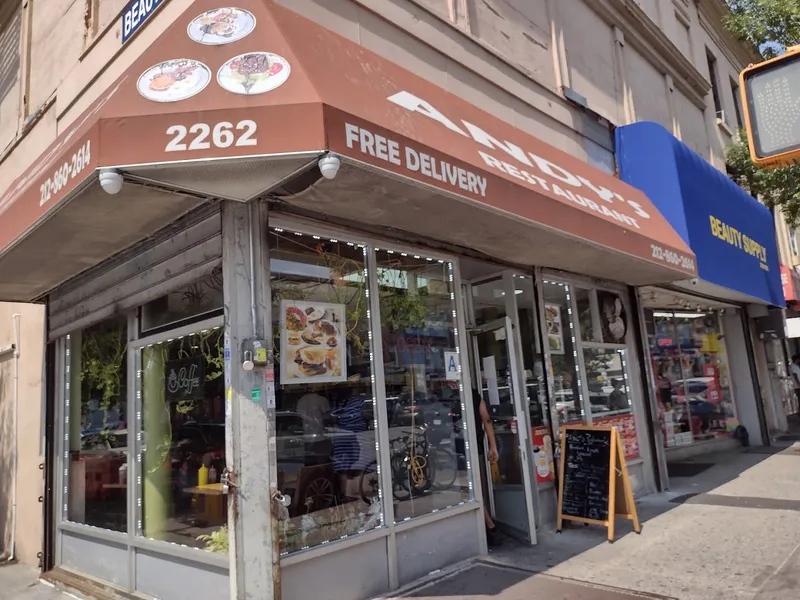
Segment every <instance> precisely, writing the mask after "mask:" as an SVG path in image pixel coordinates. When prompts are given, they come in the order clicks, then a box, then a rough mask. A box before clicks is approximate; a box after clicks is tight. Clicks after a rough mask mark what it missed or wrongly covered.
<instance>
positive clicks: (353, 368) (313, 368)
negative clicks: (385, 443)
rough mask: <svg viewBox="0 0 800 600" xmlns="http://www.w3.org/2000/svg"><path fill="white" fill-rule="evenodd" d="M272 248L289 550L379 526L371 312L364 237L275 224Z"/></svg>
mask: <svg viewBox="0 0 800 600" xmlns="http://www.w3.org/2000/svg"><path fill="white" fill-rule="evenodd" d="M269 252H270V275H271V289H272V315H273V324H272V326H273V334H274V341H273V352H274V355H275V359H276V361H277V363H278V365H279V367H280V368H279V369H276V414H275V420H276V429H277V463H278V486H279V488H280V490H281V491H282V492H283V493H284V494H286V495H288V496H290V497H291V504H290V505H289V506H288V507H287V508H286V510H285V511H284V513H283V514H282V515H281V521H280V536H281V551H282V552H284V553H287V552H294V551H296V550H300V549H302V548H307V547H311V546H317V545H319V544H323V543H326V542H330V541H332V540H337V539H340V538H342V537H345V536H349V535H355V534H357V533H360V532H363V531H366V530H369V529H373V528H375V527H378V526H380V525H382V522H383V510H382V498H381V494H380V486H378V485H377V482H378V481H379V478H378V475H377V473H378V471H377V460H378V456H377V435H376V431H375V408H374V394H373V379H374V373H373V368H372V361H371V354H372V352H373V349H372V346H371V335H370V331H371V329H370V327H371V319H372V315H371V311H370V309H369V294H368V290H367V286H368V284H367V280H368V278H367V274H366V261H365V256H366V249H365V248H363V247H362V246H358V245H355V244H353V243H348V242H343V241H338V240H335V239H329V238H321V237H320V236H316V235H308V234H301V233H299V232H298V233H295V232H293V231H285V230H283V229H281V228H273V229H272V231H270V233H269ZM398 315H402V312H400V311H398ZM390 318H391V317H390ZM396 318H400V316H398V317H396ZM373 483H375V484H376V485H375V486H374V487H373V485H372V484H373Z"/></svg>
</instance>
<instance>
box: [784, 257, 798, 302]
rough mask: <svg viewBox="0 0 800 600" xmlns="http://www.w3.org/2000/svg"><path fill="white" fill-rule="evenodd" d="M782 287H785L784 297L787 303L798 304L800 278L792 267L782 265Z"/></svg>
mask: <svg viewBox="0 0 800 600" xmlns="http://www.w3.org/2000/svg"><path fill="white" fill-rule="evenodd" d="M781 285H782V286H783V297H784V299H785V300H786V301H787V302H797V298H798V296H800V294H798V289H800V277H798V275H797V273H796V272H795V270H794V269H792V268H791V267H788V266H787V265H783V264H782V265H781Z"/></svg>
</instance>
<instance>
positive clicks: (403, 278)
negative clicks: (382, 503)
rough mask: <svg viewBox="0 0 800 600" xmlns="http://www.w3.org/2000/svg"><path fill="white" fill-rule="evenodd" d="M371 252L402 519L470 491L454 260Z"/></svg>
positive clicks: (452, 502) (454, 502)
mask: <svg viewBox="0 0 800 600" xmlns="http://www.w3.org/2000/svg"><path fill="white" fill-rule="evenodd" d="M376 257H377V259H376V264H377V280H378V288H379V297H380V303H379V304H380V323H381V333H382V339H383V362H384V381H385V385H386V406H387V414H388V415H389V441H390V443H391V458H390V464H391V469H392V491H391V492H392V496H393V501H394V505H395V519H396V520H397V521H403V520H405V519H410V518H413V517H417V516H420V515H423V514H427V513H430V512H433V511H436V510H441V509H443V508H447V507H449V506H454V505H457V504H460V503H462V502H465V501H467V500H470V499H471V497H472V496H471V489H470V485H469V473H468V470H467V445H466V444H465V441H464V432H465V424H464V418H463V411H462V394H461V373H460V369H458V368H457V367H458V365H460V353H459V349H458V337H457V335H456V331H457V325H456V301H455V286H454V283H453V266H452V264H450V263H448V262H446V261H442V260H433V259H430V258H425V257H421V256H418V255H409V254H407V253H401V252H394V251H391V250H389V251H387V250H383V249H381V250H377V249H376ZM453 367H456V368H453Z"/></svg>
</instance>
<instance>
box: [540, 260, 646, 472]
mask: <svg viewBox="0 0 800 600" xmlns="http://www.w3.org/2000/svg"><path fill="white" fill-rule="evenodd" d="M537 276H538V277H539V280H540V281H541V285H542V286H544V285H546V284H548V283H551V284H556V285H566V286H567V293H568V294H569V297H570V309H571V310H572V319H571V322H570V329H571V331H572V333H573V334H574V338H575V342H574V344H575V351H576V352H577V357H576V370H577V373H576V376H577V377H578V393H579V396H580V401H581V408H582V409H583V413H584V418H583V421H585V424H586V425H592V423H593V422H594V420H595V417H594V415H593V414H592V411H591V406H590V405H591V401H590V395H589V381H588V379H587V373H586V364H585V360H584V350H586V349H596V350H607V351H609V352H611V353H613V352H617V351H618V350H624V351H625V352H626V353H627V356H626V358H625V365H624V367H623V368H624V372H625V378H626V382H625V387H626V391H627V395H628V403H629V405H630V414H631V415H632V417H633V419H634V422H635V424H636V438H637V442H638V444H639V456H637V457H636V458H633V459H630V461H628V462H629V464H631V463H638V462H644V461H646V460H647V457H648V456H649V454H648V450H647V444H646V442H647V439H648V435H649V433H647V418H646V414H645V408H644V404H643V402H644V397H645V395H644V391H643V389H642V387H641V385H640V382H639V381H638V377H637V373H639V372H640V371H639V370H640V369H641V366H640V364H639V361H638V360H637V356H636V352H637V340H636V336H637V335H638V332H637V331H634V330H635V325H634V323H635V319H634V313H633V312H632V308H631V301H630V297H629V294H628V293H627V287H626V286H617V285H614V284H613V283H611V282H606V281H603V282H597V281H595V280H591V279H589V278H585V277H581V276H572V275H570V274H565V273H562V272H556V271H552V270H547V269H542V270H541V272H540V273H537ZM576 288H581V289H588V290H591V296H590V298H591V302H592V319H593V320H592V331H593V333H594V335H595V336H597V337H596V339H597V340H599V339H600V337H599V336H601V335H602V334H601V328H600V320H599V319H600V313H599V305H598V304H597V292H598V291H605V292H610V293H613V294H616V295H617V296H619V298H620V300H621V301H622V306H623V308H624V310H625V313H626V315H627V328H626V331H625V343H624V344H611V343H607V342H602V341H594V340H589V341H584V340H582V339H581V331H580V322H579V315H578V303H577V296H576V294H575V293H574V289H576ZM540 318H542V319H544V315H543V313H542V316H541V317H540ZM595 318H597V321H595V320H594V319H595ZM540 327H542V328H544V329H543V331H544V330H546V323H545V322H544V321H542V322H541V323H540ZM545 353H546V365H547V369H548V371H550V369H551V368H552V364H553V363H552V356H551V352H550V347H549V345H547V344H545ZM548 379H552V375H550V376H549V377H548ZM548 387H549V390H550V392H549V393H552V390H553V386H552V381H549V382H548ZM549 401H550V402H553V400H552V397H549ZM551 412H552V410H551ZM597 418H602V417H599V416H598V417H597ZM553 423H554V427H553V432H554V434H556V435H559V433H558V432H559V431H560V423H559V427H556V426H555V424H556V423H557V421H554V422H553Z"/></svg>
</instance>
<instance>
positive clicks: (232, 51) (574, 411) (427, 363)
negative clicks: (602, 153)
mask: <svg viewBox="0 0 800 600" xmlns="http://www.w3.org/2000/svg"><path fill="white" fill-rule="evenodd" d="M215 23H216V24H221V25H220V26H219V27H216V26H215V27H208V25H209V24H215ZM4 201H5V205H4V210H5V212H4V215H3V219H2V221H0V243H2V245H3V248H4V251H3V254H2V256H0V272H3V273H7V274H8V276H7V277H6V276H4V277H3V278H2V283H0V292H1V293H2V294H3V295H4V296H6V297H8V298H9V299H11V298H15V299H23V300H31V299H34V298H43V299H45V300H46V302H47V305H48V332H47V333H48V340H49V343H50V348H51V352H49V353H48V356H51V357H52V358H53V361H52V365H51V367H52V373H53V375H52V377H53V378H54V383H55V385H54V392H53V393H54V405H55V407H56V410H55V413H54V414H53V415H50V416H49V418H52V419H54V421H55V434H54V435H53V436H52V438H51V439H50V440H49V442H48V443H49V446H48V447H49V448H50V452H51V460H50V461H49V463H48V470H50V472H51V473H52V474H53V475H52V476H53V477H54V485H53V490H54V491H53V494H52V497H51V498H48V503H49V506H50V511H51V519H52V527H53V531H54V533H55V535H54V538H53V539H54V545H53V548H52V556H49V557H48V559H47V560H46V562H49V564H51V565H52V566H54V567H55V568H56V569H57V570H61V571H65V572H70V573H77V574H80V575H82V576H88V577H91V578H94V579H97V580H100V581H103V582H106V583H107V584H110V585H112V586H114V587H116V588H119V589H122V590H126V591H128V592H138V593H140V594H143V595H145V596H147V597H154V598H161V599H163V600H177V599H183V598H192V597H202V598H208V599H215V598H220V599H221V598H228V597H230V594H231V593H232V592H231V590H232V589H236V588H237V586H242V585H245V584H247V582H252V581H254V580H257V577H253V576H252V575H250V574H251V573H253V572H257V571H258V569H259V566H258V565H259V564H263V561H270V560H274V564H275V566H276V567H278V566H279V567H280V578H279V579H277V581H280V584H281V586H282V589H283V597H284V598H318V597H326V598H331V599H332V600H338V599H342V600H356V599H360V598H366V597H370V596H371V595H374V594H377V593H381V592H385V591H388V590H390V589H394V588H397V587H398V586H400V585H403V584H405V583H408V582H410V581H412V580H414V579H416V578H418V577H420V576H422V575H424V574H426V573H429V572H431V571H432V570H435V569H438V568H441V567H444V566H446V565H448V564H451V563H453V562H456V561H458V560H461V559H464V558H468V557H471V556H476V555H478V554H481V553H482V552H485V549H486V540H485V536H484V534H483V531H484V517H483V514H482V510H483V508H484V506H486V508H487V509H489V511H490V512H491V513H492V515H493V517H494V518H495V520H496V521H497V522H498V524H500V526H501V527H502V528H503V529H504V530H506V531H507V532H508V533H510V534H511V535H514V536H516V537H518V538H520V539H523V540H525V541H526V542H528V543H536V530H537V527H539V526H541V525H542V524H543V523H546V522H548V521H551V520H552V519H553V518H554V516H555V508H554V507H555V487H556V486H555V476H556V472H555V464H556V461H555V460H554V454H555V448H556V447H557V443H558V425H560V424H565V423H577V422H581V423H589V424H613V425H616V426H618V427H619V428H620V430H621V432H622V434H623V440H624V443H625V452H626V456H627V457H628V459H629V461H630V464H631V472H632V476H633V479H634V482H635V487H636V489H637V491H638V493H646V492H649V491H654V490H655V489H656V484H655V477H656V475H655V471H654V469H653V468H652V464H653V460H652V458H653V457H652V456H651V455H650V448H651V446H652V444H651V443H650V435H651V434H650V432H649V431H648V427H647V422H648V418H647V404H646V402H647V392H646V390H645V389H643V385H642V381H643V378H642V368H643V366H642V365H641V364H639V363H640V361H639V348H638V344H639V340H638V335H639V333H638V326H637V325H636V323H637V322H638V321H637V318H636V316H637V313H636V311H637V305H636V299H635V296H634V294H633V291H632V290H633V288H634V287H637V286H638V287H641V286H648V285H657V284H664V283H667V282H673V281H676V280H681V279H687V278H691V277H694V276H695V275H696V274H697V271H696V268H695V258H694V254H693V253H692V252H691V251H690V250H689V248H688V246H687V244H686V243H685V242H684V241H683V240H682V239H681V238H680V236H679V235H678V234H677V233H676V232H675V231H674V229H673V228H672V226H670V225H669V223H668V222H667V220H666V219H665V218H664V217H663V216H662V215H661V213H660V212H659V211H658V210H657V208H656V207H655V206H654V205H653V204H652V203H651V202H650V200H649V199H648V198H647V196H645V194H643V193H642V192H641V191H639V190H637V189H635V188H633V187H631V186H629V185H626V184H624V183H622V182H621V181H619V180H617V179H615V178H614V177H612V176H610V175H607V174H605V173H602V172H600V171H597V170H595V169H593V168H592V167H590V166H588V165H587V164H585V163H583V162H581V161H579V160H577V159H575V158H574V157H571V156H569V155H567V154H565V153H564V152H562V151H560V150H557V149H556V148H553V147H551V146H548V145H547V144H545V143H543V142H542V141H540V140H538V139H536V138H534V137H532V136H530V135H528V134H526V133H524V132H522V131H520V130H519V129H516V128H514V127H513V126H511V125H510V124H508V123H506V122H504V121H502V120H500V119H498V118H497V117H495V116H492V115H489V114H487V113H485V112H483V111H481V110H479V109H478V108H476V107H475V106H473V105H471V104H468V103H467V102H465V101H464V100H462V99H460V98H457V97H456V96H454V95H452V94H450V93H448V92H446V91H445V90H443V89H441V88H439V87H437V86H436V85H434V84H432V83H430V82H428V81H425V80H423V79H421V78H420V77H418V76H416V75H414V74H412V73H410V72H408V71H405V70H403V69H401V68H400V67H398V66H397V65H395V64H393V63H391V62H389V61H388V60H386V59H384V58H381V57H380V56H378V55H375V54H373V53H371V52H369V51H367V50H365V49H364V48H362V47H360V46H358V45H357V44H355V43H354V42H351V41H348V40H346V39H344V38H341V37H339V36H337V35H335V34H333V33H331V32H330V31H328V30H326V29H324V28H322V27H320V26H319V25H316V24H313V23H311V22H309V21H307V20H305V19H302V18H301V17H299V16H297V15H296V14H294V13H292V12H291V11H289V10H287V9H285V8H281V7H279V6H276V5H274V4H273V3H271V2H265V1H262V0H241V1H240V2H238V6H237V8H229V7H228V8H219V7H218V6H217V4H216V3H215V2H210V1H207V0H203V1H199V2H196V3H194V4H193V5H192V7H191V8H190V9H189V11H187V12H186V13H185V14H184V15H183V16H182V17H181V18H180V19H178V20H177V21H176V22H175V23H174V24H173V25H172V26H171V27H170V28H169V29H168V30H167V31H166V32H165V33H164V34H163V35H162V36H161V37H160V38H159V40H157V41H156V42H155V43H154V44H153V45H152V47H150V48H149V49H148V50H147V51H146V52H145V53H144V54H143V55H142V57H141V58H140V59H137V61H136V62H134V64H133V65H132V66H131V67H130V68H129V69H128V70H126V71H125V72H124V73H122V74H121V76H120V78H119V80H118V81H117V82H116V83H114V84H113V85H112V86H111V87H110V88H109V89H108V91H107V93H106V94H104V95H103V96H102V97H101V99H99V100H98V101H97V102H96V103H95V104H93V105H92V106H90V107H89V108H88V109H87V111H86V113H84V115H83V116H82V117H80V118H79V119H78V120H77V121H76V122H75V123H74V124H73V125H72V126H71V127H70V128H68V129H67V130H66V131H64V132H63V133H62V134H61V136H59V138H58V139H57V141H56V142H55V143H54V144H53V146H51V148H50V149H48V151H47V152H46V153H45V154H44V156H43V157H42V159H41V160H40V161H38V162H37V165H36V167H35V168H33V169H31V171H30V172H28V173H26V175H25V176H23V177H22V178H20V180H18V181H17V182H15V184H14V185H12V189H11V190H10V191H9V193H8V194H7V195H6V197H5V199H4ZM109 232H113V235H109ZM52 239H64V240H67V241H66V242H64V245H63V248H62V249H60V251H59V253H58V255H55V256H54V255H53V253H52V250H51V248H49V247H48V244H47V240H52ZM654 248H655V249H657V250H658V252H656V251H655V250H654ZM31 273H36V275H37V276H36V277H35V278H34V277H31V276H30V275H31ZM473 387H474V388H475V389H477V390H479V392H480V394H481V395H482V397H483V398H484V400H485V401H486V404H487V407H488V408H489V410H490V414H491V417H492V420H493V422H494V424H495V428H496V431H497V439H498V448H497V450H498V454H499V459H498V461H497V463H496V464H493V465H489V464H486V462H485V461H486V459H485V458H484V457H485V456H487V455H488V453H486V452H481V451H480V449H479V448H478V447H477V444H476V443H474V440H476V439H477V437H476V430H475V427H476V423H475V419H474V413H473V405H472V393H471V391H470V390H471V388H473ZM253 448H257V449H259V450H258V451H256V452H254V451H253ZM480 467H484V468H485V470H486V472H487V477H486V482H485V484H484V483H482V481H481V477H480V475H479V473H480V471H481V468H480ZM484 485H485V486H486V487H487V488H488V489H487V491H488V493H487V495H486V497H487V501H486V502H484V499H483V495H482V493H481V492H482V490H483V488H484ZM270 515H272V518H270ZM271 531H274V536H275V539H276V540H278V543H277V545H276V546H273V545H272V539H271V538H270V532H271ZM273 548H274V549H275V550H276V552H275V554H274V558H273ZM278 550H279V552H278ZM260 561H261V562H260ZM233 570H236V572H237V577H236V578H234V577H232V576H231V577H229V573H233ZM254 570H255V571H254ZM243 572H244V573H245V575H242V573H243ZM248 577H253V578H252V579H248ZM332 583H333V585H332ZM252 589H253V588H252V587H251V588H250V590H251V591H250V592H249V593H251V594H252V593H255V594H256V595H257V594H259V593H263V594H264V595H266V591H265V588H258V589H256V591H255V592H253V591H252ZM254 597H255V596H254Z"/></svg>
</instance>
